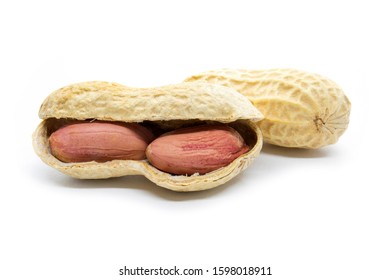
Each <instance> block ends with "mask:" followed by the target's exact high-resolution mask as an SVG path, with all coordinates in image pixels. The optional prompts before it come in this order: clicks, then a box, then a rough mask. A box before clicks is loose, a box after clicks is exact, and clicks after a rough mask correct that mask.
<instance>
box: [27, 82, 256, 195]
mask: <svg viewBox="0 0 390 280" xmlns="http://www.w3.org/2000/svg"><path fill="white" fill-rule="evenodd" d="M39 116H40V117H41V118H42V119H44V120H43V121H42V122H41V123H40V124H39V126H38V127H37V129H36V130H35V132H34V134H33V146H34V149H35V152H36V153H37V155H38V156H39V157H40V158H41V159H42V160H43V161H44V162H45V163H46V164H48V165H49V166H51V167H54V168H56V169H58V170H59V171H61V172H63V173H65V174H67V175H70V176H72V177H75V178H80V179H102V178H110V177H119V176H126V175H144V176H145V177H147V178H148V179H149V180H151V181H152V182H154V183H155V184H157V185H159V186H161V187H164V188H168V189H171V190H175V191H198V190H205V189H210V188H213V187H216V186H218V185H221V184H223V183H225V182H227V181H229V180H230V179H232V178H233V177H235V176H236V175H238V174H239V173H240V172H241V171H242V170H244V169H245V168H246V167H247V166H248V165H249V164H250V163H251V162H252V161H253V160H254V159H255V158H256V157H257V156H258V155H259V153H260V150H261V147H262V139H263V138H262V134H261V131H260V129H259V127H258V126H257V125H256V122H257V121H259V120H261V119H262V118H263V116H262V114H261V113H260V112H259V111H258V110H257V109H256V108H255V107H254V106H253V105H252V104H251V103H250V101H249V100H248V99H247V98H245V97H244V96H242V95H241V94H239V93H238V92H236V91H235V90H233V89H231V88H227V87H223V86H220V85H215V84H209V83H181V84H176V85H170V86H164V87H158V88H149V89H147V88H142V89H137V88H129V87H126V86H123V85H120V84H116V83H109V82H85V83H78V84H73V85H70V86H66V87H63V88H61V89H59V90H57V91H55V92H53V93H52V94H51V95H49V96H48V97H47V98H46V100H45V101H44V102H43V104H42V105H41V109H40V112H39ZM69 120H72V121H73V120H104V121H121V122H129V123H136V122H138V123H140V122H152V123H153V124H154V125H158V126H160V127H163V128H171V129H173V128H177V127H180V126H183V125H189V124H192V123H198V122H203V123H226V124H229V126H232V127H233V128H235V129H236V130H237V131H238V132H239V133H240V134H241V135H242V136H243V138H244V139H245V141H246V142H247V144H248V146H250V150H249V151H248V152H247V153H245V154H243V155H241V156H240V157H238V158H237V159H235V160H234V161H233V162H232V163H230V164H229V165H227V166H226V167H223V168H220V169H218V170H215V171H212V172H209V173H206V174H204V175H199V174H194V175H191V176H185V175H171V174H169V173H165V172H162V171H160V170H158V169H156V168H155V167H153V166H152V165H150V164H149V162H148V161H147V160H112V161H108V162H102V163H98V162H95V161H91V162H80V163H64V162H62V161H60V160H58V159H57V158H55V157H54V156H53V155H52V154H51V151H50V147H49V141H48V137H49V136H50V134H51V133H52V132H53V131H55V130H56V129H57V128H58V127H60V126H61V125H63V124H65V123H67V122H68V121H69Z"/></svg>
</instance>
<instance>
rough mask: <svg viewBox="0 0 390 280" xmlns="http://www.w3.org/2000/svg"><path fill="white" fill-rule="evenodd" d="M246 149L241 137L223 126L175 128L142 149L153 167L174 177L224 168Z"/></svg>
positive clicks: (231, 129)
mask: <svg viewBox="0 0 390 280" xmlns="http://www.w3.org/2000/svg"><path fill="white" fill-rule="evenodd" d="M248 150H249V148H248V146H247V145H246V144H245V142H244V140H243V138H242V137H241V135H240V134H239V133H238V132H237V131H236V130H234V129H233V128H231V127H229V126H226V125H203V126H197V127H189V128H182V129H177V130H175V131H172V132H168V133H165V134H163V135H161V136H160V137H159V138H157V139H156V140H154V141H153V142H152V143H150V145H149V146H148V148H147V149H146V156H147V158H148V160H149V162H150V163H151V164H152V165H153V166H154V167H156V168H158V169H160V170H162V171H165V172H169V173H172V174H177V175H192V174H195V173H199V174H205V173H208V172H211V171H214V170H216V169H219V168H221V167H224V166H227V165H228V164H230V163H231V162H232V161H234V160H235V159H236V158H237V157H239V156H240V155H242V154H244V153H246V152H247V151H248Z"/></svg>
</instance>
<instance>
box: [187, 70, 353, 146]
mask: <svg viewBox="0 0 390 280" xmlns="http://www.w3.org/2000/svg"><path fill="white" fill-rule="evenodd" d="M186 81H188V82H194V81H207V82H211V83H216V84H220V85H224V86H228V87H231V88H233V89H235V90H237V91H238V92H240V93H242V94H243V95H245V96H246V97H248V98H249V100H251V102H252V103H253V104H254V105H255V106H256V107H257V108H258V109H259V110H260V111H261V112H262V113H263V114H264V117H265V118H264V119H263V120H262V121H261V122H260V123H259V125H260V127H261V130H262V132H263V136H264V141H265V142H268V143H271V144H275V145H279V146H284V147H296V148H309V149H316V148H321V147H323V146H326V145H329V144H334V143H336V142H337V140H338V138H339V137H340V136H341V135H342V134H343V133H344V132H345V130H346V129H347V127H348V123H349V114H350V110H351V103H350V101H349V100H348V98H347V97H346V95H345V94H344V93H343V91H342V89H341V88H340V87H339V86H338V85H337V84H336V83H334V82H333V81H331V80H329V79H328V78H325V77H323V76H320V75H317V74H313V73H308V72H305V71H300V70H296V69H271V70H234V69H222V70H216V71H208V72H203V73H200V74H198V75H194V76H191V77H189V78H187V79H186Z"/></svg>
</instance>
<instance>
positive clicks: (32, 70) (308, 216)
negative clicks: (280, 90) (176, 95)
mask: <svg viewBox="0 0 390 280" xmlns="http://www.w3.org/2000/svg"><path fill="white" fill-rule="evenodd" d="M385 2H386V1H375V0H371V1H341V0H338V1H329V0H328V1H245V0H240V1H200V0H198V1H169V0H165V1H115V0H111V1H39V0H37V1H3V0H2V1H1V2H0V30H1V33H0V36H1V37H0V58H1V60H0V92H1V93H0V96H1V110H0V112H1V119H2V125H1V131H2V132H1V138H0V141H1V155H2V156H1V161H2V164H1V170H2V171H1V176H2V182H1V188H0V191H1V193H0V215H1V220H0V222H1V229H0V230H1V231H0V236H1V238H0V258H1V260H0V278H1V279H7V280H10V279H42V280H45V279H95V280H97V279H217V278H218V279H226V278H228V279H272V280H276V279H300V280H302V279H316V280H320V279H376V280H381V279H383V280H385V279H386V280H388V279H390V269H389V265H390V242H389V236H390V230H389V214H390V203H389V201H390V191H389V186H390V184H389V164H388V162H389V156H390V153H389V144H388V143H389V137H388V135H389V133H388V131H389V129H390V127H389V121H388V115H389V111H390V110H389V101H390V97H389V95H390V92H389V88H390V87H389V80H390V71H389V65H390V59H389V49H390V44H389V42H388V41H387V39H388V38H389V29H388V26H390V20H389V14H388V8H386V6H385ZM224 67H229V68H249V69H267V68H276V67H292V68H298V69H302V70H307V71H311V72H316V73H319V74H322V75H324V76H327V77H330V78H331V79H333V80H334V81H336V82H337V83H338V84H339V85H340V86H341V87H342V88H343V89H344V91H345V92H346V94H347V95H348V97H349V98H350V100H351V102H352V113H351V119H350V126H349V128H348V130H347V132H346V133H345V134H344V135H343V136H342V137H341V138H340V140H339V142H338V143H337V144H336V145H333V146H329V147H326V148H323V149H321V150H317V151H305V150H295V149H285V148H277V147H272V146H268V145H266V146H265V147H264V149H263V151H262V153H261V155H260V157H259V158H257V160H256V161H255V162H254V164H253V165H251V166H250V168H248V169H247V170H246V171H245V172H243V173H242V174H240V176H238V177H236V178H235V179H234V180H232V181H230V182H229V183H227V184H225V185H223V186H221V187H218V188H216V189H213V190H209V191H204V192H197V193H175V192H171V191H168V190H165V189H162V188H159V187H157V186H156V185H154V184H152V183H150V182H149V181H148V180H146V179H145V178H143V177H141V176H133V177H124V178H118V179H109V180H101V181H79V180H75V179H71V178H69V177H67V176H65V175H63V174H62V173H60V172H58V171H57V170H54V169H52V168H50V167H48V166H46V165H45V164H44V163H43V162H41V160H40V159H39V158H38V157H37V156H36V155H35V154H34V152H33V149H32V145H31V134H32V132H33V131H34V129H35V127H36V126H37V125H38V123H39V122H40V120H39V118H38V116H37V114H38V110H39V106H40V104H41V102H42V101H43V99H44V98H45V97H46V96H47V95H48V94H49V93H51V92H52V91H54V90H56V89H58V88H59V87H62V86H65V85H67V84H70V83H74V82H81V81H89V80H105V81H114V82H118V83H122V84H125V85H129V86H133V87H149V86H159V85H165V84H171V83H176V82H180V81H182V80H183V79H184V78H186V77H187V76H189V75H192V74H195V73H198V72H201V71H205V70H210V69H219V68H224ZM125 265H126V266H127V267H131V268H135V267H137V266H142V267H144V268H154V267H160V266H162V267H165V268H171V267H173V266H174V265H176V266H178V267H180V268H203V269H205V270H206V269H209V270H210V273H209V274H208V275H206V276H202V277H200V276H198V277H195V276H194V277H184V276H176V277H165V278H162V277H154V278H152V277H149V278H148V277H129V276H119V269H120V268H122V267H123V266H125ZM214 266H266V267H268V266H270V267H271V269H272V273H273V275H272V276H263V277H253V276H252V277H251V276H246V277H237V276H236V277H222V276H220V277H217V276H212V275H211V270H212V268H213V267H214Z"/></svg>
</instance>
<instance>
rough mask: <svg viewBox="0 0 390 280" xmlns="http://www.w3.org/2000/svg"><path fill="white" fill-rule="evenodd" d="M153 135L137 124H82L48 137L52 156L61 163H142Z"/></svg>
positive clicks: (73, 125)
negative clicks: (126, 161)
mask: <svg viewBox="0 0 390 280" xmlns="http://www.w3.org/2000/svg"><path fill="white" fill-rule="evenodd" d="M152 139H153V135H152V133H151V132H150V131H148V130H147V129H146V128H145V127H143V126H141V125H138V124H118V123H109V122H84V123H75V124H69V125H66V126H64V127H62V128H60V129H58V130H56V131H55V132H54V133H52V134H51V136H50V137H49V143H50V149H51V152H52V154H53V155H54V156H55V157H56V158H57V159H59V160H61V161H63V162H88V161H96V162H105V161H110V160H116V159H118V160H142V159H145V150H146V147H147V145H148V144H149V142H150V141H151V140H152Z"/></svg>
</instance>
